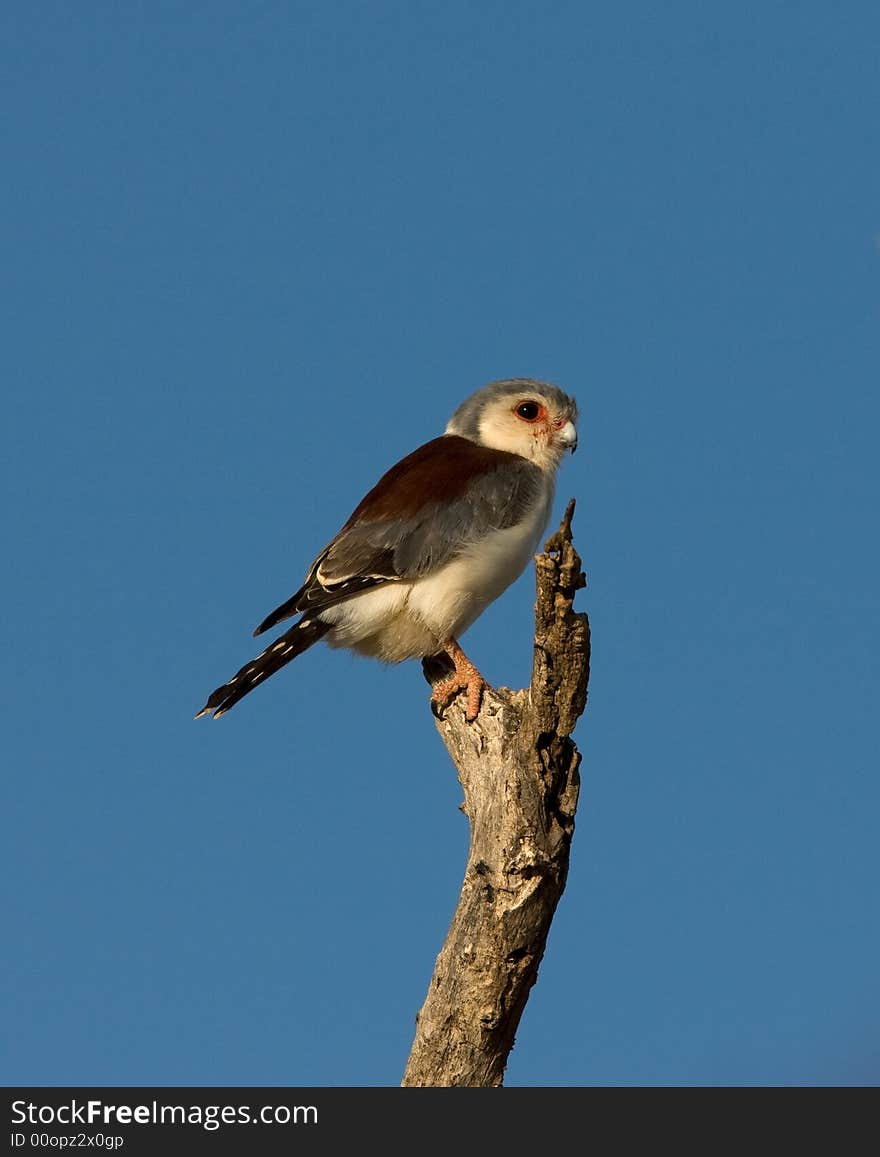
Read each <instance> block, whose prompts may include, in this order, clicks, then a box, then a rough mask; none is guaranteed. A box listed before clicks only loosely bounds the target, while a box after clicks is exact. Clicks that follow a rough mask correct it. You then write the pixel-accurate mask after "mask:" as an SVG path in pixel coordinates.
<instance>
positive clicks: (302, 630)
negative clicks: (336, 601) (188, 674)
mask: <svg viewBox="0 0 880 1157" xmlns="http://www.w3.org/2000/svg"><path fill="white" fill-rule="evenodd" d="M279 609H280V608H279ZM266 629H268V628H267V626H266V625H264V624H262V623H261V624H260V626H259V627H258V628H257V630H256V631H255V632H254V634H259V633H260V632H261V631H262V630H266ZM329 630H330V623H322V622H321V620H320V619H306V618H304V619H300V621H299V622H298V623H294V625H293V626H292V627H290V628H289V630H287V631H285V632H284V634H283V635H280V636H279V637H278V638H277V639H276V640H275V642H274V643H272V645H271V646H269V647H267V648H266V650H265V651H263V652H262V653H261V654H259V655H257V657H256V659H252V660H251V661H250V663H245V665H244V666H243V667H242V668H241V670H240V671H238V672H237V673H236V674H235V675H233V676H232V678H231V679H230V680H229V682H228V683H224V684H223V686H222V687H218V688H217V690H216V691H212V692H211V694H210V695H209V696H208V701H207V703H205V706H204V707H203V708H202V709H201V711H200V712H199V713H198V715H196V717H195V718H196V719H201V717H202V716H203V715H208V714H209V713H210V712H213V717H214V718H215V719H219V718H220V716H221V715H224V714H225V713H226V712H227V711H228V710H229V709H230V707H234V706H235V704H236V703H238V701H239V699H243V698H244V697H245V695H247V694H248V692H249V691H253V689H254V688H255V687H257V686H258V685H259V684H260V683H262V681H263V680H264V679H268V678H269V676H270V675H274V674H275V672H276V671H280V670H281V668H282V667H285V666H286V665H287V664H288V663H289V662H290V661H291V659H295V658H296V657H297V655H301V654H302V653H303V651H307V650H308V649H309V647H311V646H312V644H313V643H317V642H318V640H319V639H322V638H323V637H324V635H326V634H327V632H328V631H329Z"/></svg>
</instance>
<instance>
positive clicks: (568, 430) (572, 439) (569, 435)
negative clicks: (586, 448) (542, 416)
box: [556, 421, 578, 454]
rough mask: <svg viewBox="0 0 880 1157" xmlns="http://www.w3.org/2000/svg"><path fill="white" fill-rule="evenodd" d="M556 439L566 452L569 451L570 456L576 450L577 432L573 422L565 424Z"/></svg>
mask: <svg viewBox="0 0 880 1157" xmlns="http://www.w3.org/2000/svg"><path fill="white" fill-rule="evenodd" d="M556 437H557V438H558V439H559V441H560V442H561V443H562V445H563V446H564V447H565V449H566V450H571V452H572V454H573V453H574V452H575V450H577V448H578V435H577V430H576V429H575V428H574V422H570V421H569V422H566V423H565V425H564V426H563V427H562V429H561V430H560V431H559V432H558V433H557V435H556Z"/></svg>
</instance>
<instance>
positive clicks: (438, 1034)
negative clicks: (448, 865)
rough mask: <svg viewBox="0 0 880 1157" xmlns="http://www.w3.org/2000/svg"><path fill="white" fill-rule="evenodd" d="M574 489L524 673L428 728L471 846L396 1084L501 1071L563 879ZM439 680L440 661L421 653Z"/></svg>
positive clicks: (568, 798)
mask: <svg viewBox="0 0 880 1157" xmlns="http://www.w3.org/2000/svg"><path fill="white" fill-rule="evenodd" d="M573 511H574V501H573V500H572V501H571V502H570V503H569V505H568V509H567V510H566V512H565V517H564V518H563V520H562V525H561V526H560V528H559V530H558V531H557V532H556V533H555V534H554V535H553V536H552V537H551V538H550V539H549V540H548V542H547V544H546V546H545V547H544V553H543V554H541V555H539V556H538V558H537V560H536V569H537V588H538V596H537V604H536V608H535V651H534V662H533V666H532V685H531V690H530V691H528V690H526V691H510V690H507V689H506V688H500V689H498V690H497V691H487V692H486V693H485V694H484V697H483V704H482V707H481V710H480V714H479V716H478V717H477V719H476V721H475V722H473V723H467V722H466V721H465V717H464V708H463V706H462V699H461V697H459V698H457V699H456V700H455V701H454V702H453V703H452V704H451V705H450V706H449V707H448V708H446V710H445V711H444V712H442V713H440V717H439V718H438V720H437V728H438V730H439V732H440V735H441V737H442V739H443V742H444V743H445V744H446V747H447V749H448V750H449V754H450V755H451V756H452V760H453V762H454V763H455V766H456V769H457V770H458V778H459V782H460V783H461V786H462V789H463V791H464V803H463V805H462V810H463V811H464V813H465V814H466V815H467V817H468V819H469V821H470V826H471V846H470V853H469V855H468V862H467V868H466V870H465V877H464V883H463V884H462V889H461V896H460V897H459V902H458V908H457V909H456V912H455V915H454V917H453V919H452V924H451V926H450V928H449V932H448V934H447V937H446V942H445V943H444V945H443V948H442V949H441V951H440V955H439V956H438V957H437V963H436V966H435V968H434V975H433V977H432V978H431V984H430V987H429V989H428V995H427V998H426V999H425V1003H424V1004H423V1006H422V1009H421V1011H420V1012H419V1015H418V1018H417V1027H416V1036H415V1041H414V1042H413V1047H412V1052H411V1053H410V1057H409V1062H408V1064H407V1068H406V1074H405V1076H404V1079H403V1084H404V1085H405V1086H406V1085H410V1086H413V1085H414V1086H424V1085H433V1086H437V1085H443V1086H494V1085H500V1084H501V1082H502V1078H503V1076H504V1068H505V1065H506V1063H507V1057H508V1054H509V1052H510V1050H511V1048H512V1047H513V1041H514V1035H515V1033H516V1030H517V1026H518V1025H519V1020H520V1017H521V1016H522V1012H523V1009H524V1007H525V1004H526V1001H527V999H528V995H529V990H530V989H531V987H532V985H533V984H534V983H535V980H536V979H537V976H538V966H539V964H540V962H541V957H542V956H543V954H544V947H545V945H546V942H547V933H548V932H549V930H550V922H551V920H552V919H553V913H554V911H555V910H556V904H557V902H558V901H559V897H560V896H561V895H562V891H563V889H564V887H565V880H566V875H567V872H568V854H569V846H570V843H571V838H572V833H573V831H574V814H575V808H576V807H577V798H578V786H579V782H580V780H579V776H578V765H579V764H580V754H579V753H578V750H577V748H576V747H575V745H574V743H573V742H572V740H571V738H570V735H571V732H572V731H573V730H574V726H575V723H576V722H577V719H578V717H579V716H580V714H581V712H582V711H583V709H584V706H585V704H586V699H587V682H588V679H589V667H590V627H589V622H588V620H587V616H586V615H585V614H575V613H574V611H573V610H572V601H573V599H574V596H575V592H576V591H577V590H578V589H579V588H580V587H582V586H584V585H585V579H584V576H583V574H582V573H581V560H580V558H579V557H578V554H577V552H576V551H575V549H574V546H573V545H572V540H571V516H572V513H573ZM424 667H425V675H426V678H428V680H429V682H431V683H436V682H437V681H438V680H439V679H440V678H441V677H442V676H443V674H444V673H445V671H444V668H443V666H442V663H439V662H437V661H436V660H430V661H426V662H425V664H424Z"/></svg>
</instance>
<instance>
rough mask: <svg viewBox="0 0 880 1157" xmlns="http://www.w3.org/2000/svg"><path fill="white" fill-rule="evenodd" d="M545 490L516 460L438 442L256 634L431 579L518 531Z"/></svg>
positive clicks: (389, 485) (353, 524) (412, 461)
mask: <svg viewBox="0 0 880 1157" xmlns="http://www.w3.org/2000/svg"><path fill="white" fill-rule="evenodd" d="M543 485H544V479H543V474H542V472H541V470H540V469H539V468H538V467H537V466H535V465H533V464H532V463H531V462H529V461H528V460H527V459H526V458H523V457H521V456H520V455H519V454H510V453H507V452H506V451H504V450H492V449H489V448H488V447H486V446H480V445H478V444H477V443H476V442H472V441H470V439H468V438H460V437H458V436H457V435H455V434H444V435H443V436H442V437H440V438H434V439H433V441H431V442H427V443H426V444H425V445H424V446H420V447H419V449H418V450H414V451H413V453H412V454H409V455H408V456H407V457H406V458H403V459H402V460H401V461H400V462H398V463H397V465H396V466H392V467H391V469H390V470H389V471H388V472H387V474H385V475H383V477H382V478H381V479H380V480H379V481H378V482H377V483H376V485H375V486H374V487H373V489H372V490H371V491H370V492H369V494H367V495H366V497H365V498H364V499H363V501H362V502H361V503H360V505H359V506H358V507H357V509H356V510H355V511H354V513H353V514H352V516H351V518H349V520H348V522H346V524H345V526H343V528H342V530H340V532H339V534H337V535H336V537H335V538H334V539H333V541H332V542H331V543H330V544H329V545H328V546H327V547H326V548H325V549H324V550H323V551H322V552H321V553H320V554H319V555H318V557H317V558H316V559H315V561H314V563H313V564H312V567H311V569H310V571H309V574H308V576H307V578H306V581H305V582H304V584H303V585H302V587H301V588H300V589H299V590H298V591H297V592H296V594H294V595H293V596H292V597H291V598H289V599H288V600H287V602H285V603H282V605H281V606H280V607H278V608H277V609H276V610H274V611H273V612H272V614H270V615H269V616H268V617H267V618H266V619H264V620H263V622H262V623H260V625H259V627H258V628H257V629H256V631H255V632H254V634H255V635H259V634H261V633H262V632H263V631H266V630H268V629H269V628H270V627H274V626H275V624H276V623H280V622H281V621H282V620H283V619H287V618H290V616H291V615H295V614H300V613H306V614H314V613H317V612H318V611H321V610H323V609H324V608H325V607H329V606H333V605H334V604H335V603H339V602H343V601H345V600H347V599H350V598H352V597H353V596H354V595H357V594H359V593H360V592H361V591H364V590H367V589H369V588H370V587H374V586H379V585H382V584H384V583H388V582H399V581H400V580H401V579H413V578H418V577H420V576H422V575H426V574H429V573H430V572H431V571H434V570H436V569H437V568H438V567H441V566H443V565H444V564H445V563H447V562H449V561H451V560H452V559H453V558H455V557H457V556H458V555H459V554H461V553H462V551H463V550H465V549H466V548H467V547H469V546H472V545H473V544H474V543H476V542H479V541H480V539H481V538H483V537H485V535H487V534H489V533H490V532H491V531H493V530H504V529H505V528H507V527H509V526H515V525H516V523H517V522H519V521H520V519H521V518H522V517H523V516H524V514H525V513H526V511H527V510H528V509H529V508H530V507H531V505H532V503H533V502H534V501H536V499H537V498H538V496H539V494H540V493H541V490H542V487H543Z"/></svg>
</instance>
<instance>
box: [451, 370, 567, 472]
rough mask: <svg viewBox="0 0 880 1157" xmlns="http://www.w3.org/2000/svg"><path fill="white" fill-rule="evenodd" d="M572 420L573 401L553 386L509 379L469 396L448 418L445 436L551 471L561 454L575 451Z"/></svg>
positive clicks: (526, 380)
mask: <svg viewBox="0 0 880 1157" xmlns="http://www.w3.org/2000/svg"><path fill="white" fill-rule="evenodd" d="M576 421H577V403H576V402H575V400H574V398H571V397H569V395H568V394H565V393H563V392H562V390H560V389H559V388H558V387H557V386H551V385H550V384H549V382H538V381H534V380H533V379H532V378H508V379H506V380H504V381H500V382H491V383H490V384H489V385H488V386H484V387H483V388H482V389H481V390H477V392H476V393H475V394H471V396H470V397H469V398H468V399H467V400H466V401H464V402H462V404H461V405H460V406H459V407H458V409H457V410H456V411H455V413H454V414H453V415H452V417H451V418H450V420H449V424H448V425H447V427H446V433H447V434H458V435H459V436H460V437H462V438H470V440H471V441H472V442H478V443H479V444H480V445H481V446H488V447H490V448H491V449H492V450H507V451H508V452H509V453H511V454H520V455H522V457H523V458H528V459H529V461H530V462H534V464H535V465H536V466H540V467H541V469H542V470H555V469H556V468H557V466H558V465H559V463H560V461H561V460H562V455H563V454H564V453H565V452H566V450H571V451H572V453H574V451H575V450H576V449H577V431H576V430H575V422H576Z"/></svg>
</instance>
